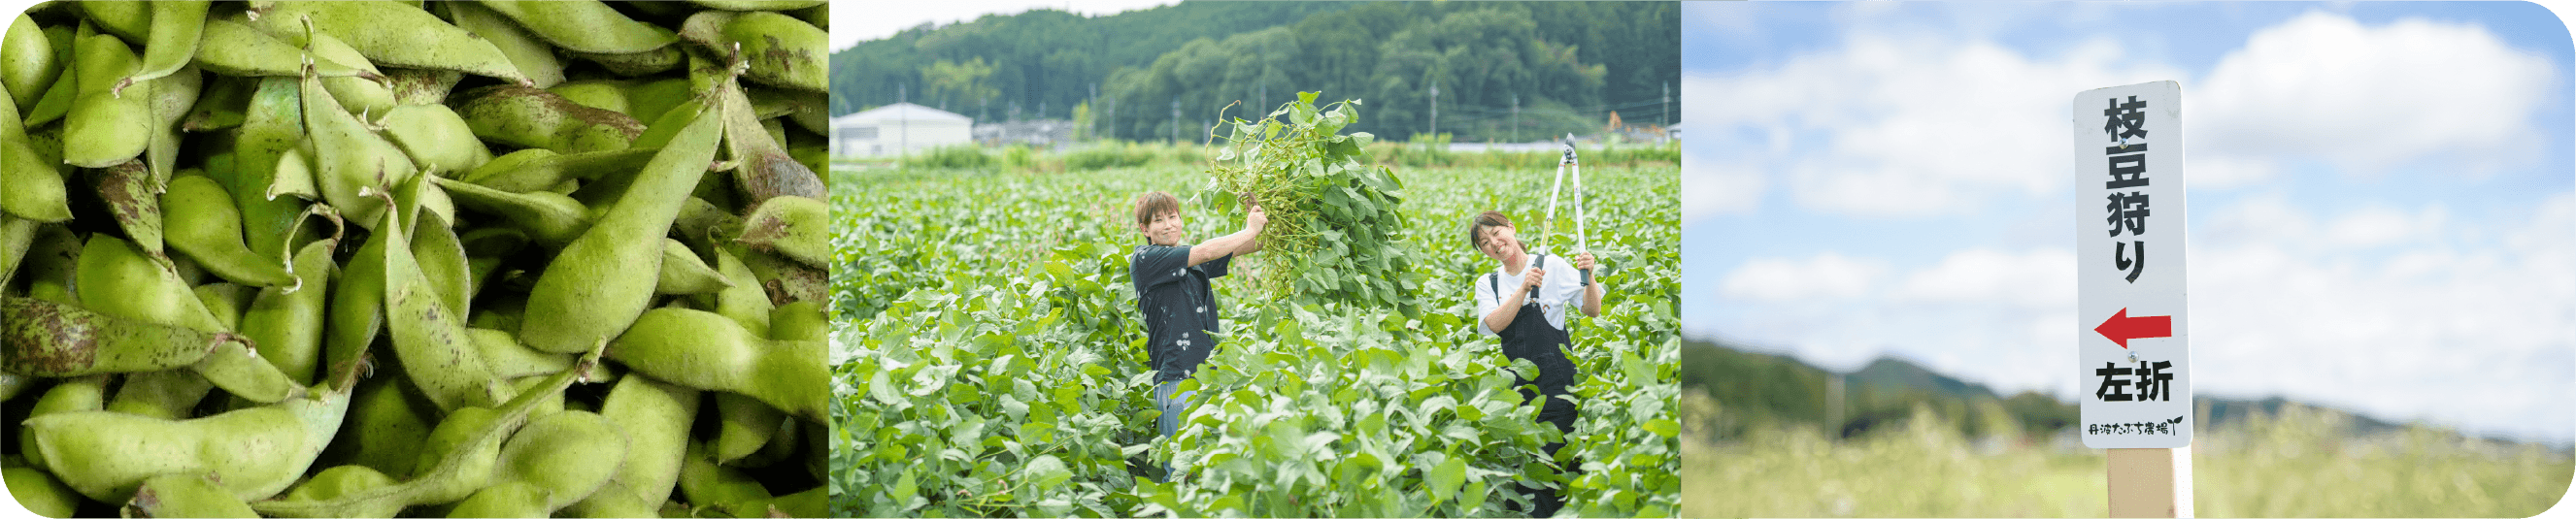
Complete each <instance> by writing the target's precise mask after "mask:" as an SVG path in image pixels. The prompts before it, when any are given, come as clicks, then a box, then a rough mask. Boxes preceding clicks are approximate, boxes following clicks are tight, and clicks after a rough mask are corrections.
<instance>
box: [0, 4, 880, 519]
mask: <svg viewBox="0 0 2576 519" xmlns="http://www.w3.org/2000/svg"><path fill="white" fill-rule="evenodd" d="M826 9H827V7H826V6H825V5H824V2H823V1H821V0H778V1H719V0H706V1H697V2H687V3H682V2H600V1H595V0H571V1H543V2H513V1H485V2H427V3H420V2H297V1H253V2H66V1H56V2H47V3H44V4H39V5H37V6H35V7H34V8H32V9H29V10H28V11H27V12H26V13H24V14H19V15H17V16H16V17H15V18H14V19H13V20H11V22H10V24H9V26H8V31H7V32H6V34H5V37H4V38H0V188H5V189H0V401H6V402H7V404H8V405H5V406H0V424H7V425H5V426H0V430H5V431H7V433H8V434H6V435H5V436H0V475H5V476H6V477H5V480H6V482H7V484H8V489H9V493H10V494H11V495H13V496H16V497H17V499H18V502H19V504H21V505H24V506H26V507H28V508H29V509H30V510H33V511H35V512H37V513H39V514H43V515H46V516H51V517H68V516H115V515H124V516H129V517H138V516H140V517H218V516H220V517H240V516H249V515H254V514H256V515H261V516H271V517H393V516H395V515H403V516H451V517H546V516H568V517H660V516H727V517H781V516H794V517H818V516H822V515H824V514H825V513H826V502H827V496H828V493H829V490H828V489H827V488H826V486H825V485H824V484H823V481H824V479H823V477H822V473H823V471H824V466H823V464H824V460H825V456H826V454H827V453H828V447H827V446H826V444H825V441H826V439H827V437H828V436H829V434H828V431H829V430H830V427H829V426H828V423H829V422H828V420H827V416H826V414H827V413H826V409H827V402H828V400H829V396H830V394H831V393H830V391H831V389H830V386H829V384H830V381H829V377H830V374H829V371H828V370H827V369H826V368H825V367H824V356H825V350H826V348H825V346H824V344H825V343H824V341H823V339H824V335H825V332H823V331H822V330H821V325H820V324H819V323H821V322H822V321H823V320H824V317H823V315H824V310H823V306H822V302H823V301H824V291H825V284H824V274H823V273H824V272H825V271H824V270H823V269H824V267H825V264H824V263H823V256H825V254H824V253H822V252H820V251H822V250H825V249H826V248H827V247H828V245H827V244H826V242H825V234H826V233H825V230H826V227H825V226H826V224H827V223H826V221H825V220H826V218H827V213H826V212H825V211H821V210H818V209H819V208H821V207H823V203H822V202H821V197H822V196H823V192H824V185H823V182H822V180H821V179H820V177H818V176H817V175H815V173H814V171H815V170H817V169H818V168H819V167H820V166H821V164H822V161H823V160H824V157H825V153H824V149H825V148H824V137H823V135H824V134H825V133H826V130H825V129H824V128H825V121H824V106H825V105H824V103H825V101H824V95H825V91H824V84H823V81H822V79H821V78H822V77H823V72H824V70H825V67H826V65H825V63H824V48H823V42H824V37H823V35H824V32H823V31H824V26H823V24H824V21H825V20H826V19H827V18H828V16H827V12H826Z"/></svg>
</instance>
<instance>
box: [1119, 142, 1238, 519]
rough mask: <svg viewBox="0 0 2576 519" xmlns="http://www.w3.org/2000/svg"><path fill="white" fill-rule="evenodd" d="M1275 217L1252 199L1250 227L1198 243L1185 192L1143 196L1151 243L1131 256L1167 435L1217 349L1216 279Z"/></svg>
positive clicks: (1166, 468) (1140, 208) (1142, 229)
mask: <svg viewBox="0 0 2576 519" xmlns="http://www.w3.org/2000/svg"><path fill="white" fill-rule="evenodd" d="M1269 222H1270V217H1269V216H1268V215H1266V214H1263V213H1262V212H1261V206H1257V205H1255V206H1251V208H1250V210H1249V211H1248V212H1247V213H1246V214H1245V215H1244V217H1243V230H1241V231H1236V232H1235V233H1234V234H1228V235H1225V236H1219V237H1216V238H1214V239H1210V240H1208V241H1205V242H1201V243H1199V244H1198V245H1183V244H1181V239H1182V232H1181V229H1182V219H1181V207H1180V200H1179V199H1176V198H1173V197H1172V194H1171V193H1165V192H1162V191H1155V192H1150V193H1145V194H1144V195H1143V196H1139V197H1137V198H1136V231H1137V232H1139V233H1142V234H1144V235H1145V244H1144V245H1138V246H1136V254H1135V256H1134V257H1131V258H1129V261H1128V268H1129V270H1128V277H1130V278H1133V279H1134V280H1135V283H1136V311H1137V313H1140V314H1143V315H1144V317H1145V335H1146V341H1145V350H1146V353H1147V354H1148V355H1149V356H1150V357H1151V360H1152V362H1153V368H1154V371H1155V373H1156V375H1154V409H1156V410H1159V411H1162V417H1160V418H1157V419H1155V426H1156V427H1157V428H1158V430H1159V431H1160V434H1161V435H1162V436H1171V435H1172V433H1173V432H1175V431H1178V430H1180V426H1181V411H1182V410H1183V409H1188V408H1189V401H1190V398H1191V397H1192V396H1194V394H1195V393H1197V391H1190V392H1186V393H1181V394H1178V395H1175V394H1173V391H1175V390H1177V389H1179V387H1180V385H1181V381H1182V380H1184V379H1188V378H1190V376H1191V374H1193V373H1196V372H1197V371H1198V367H1199V363H1201V362H1206V361H1207V358H1208V353H1209V352H1211V351H1214V350H1215V349H1216V338H1215V337H1214V336H1211V335H1209V332H1214V331H1218V330H1217V326H1218V323H1217V309H1218V307H1217V305H1216V293H1215V292H1214V291H1211V290H1209V287H1208V280H1209V279H1214V278H1220V277H1225V268H1226V264H1227V263H1230V262H1232V260H1233V259H1234V257H1235V256H1242V255H1245V254H1251V253H1254V252H1259V251H1261V242H1260V240H1258V238H1259V237H1260V236H1261V228H1262V226H1264V225H1267V224H1268V223H1269ZM1171 473H1172V466H1171V464H1169V463H1166V464H1164V465H1163V476H1162V478H1161V479H1160V482H1164V483H1169V482H1171V477H1172V476H1171Z"/></svg>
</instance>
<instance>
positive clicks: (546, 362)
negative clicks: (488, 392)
mask: <svg viewBox="0 0 2576 519" xmlns="http://www.w3.org/2000/svg"><path fill="white" fill-rule="evenodd" d="M465 333H466V334H467V335H468V336H469V337H470V338H472V339H473V342H474V350H475V352H476V353H478V354H480V355H481V356H482V357H483V362H484V363H485V364H489V365H491V366H492V374H493V375H494V376H498V377H502V378H511V379H515V378H520V377H527V376H535V375H545V374H551V373H557V372H561V371H563V370H564V368H568V367H571V366H572V361H573V357H572V355H570V354H564V353H547V352H542V351H537V350H532V349H528V347H526V346H521V345H519V340H518V339H517V338H514V337H511V336H510V332H504V331H500V330H493V329H486V328H467V329H466V330H465Z"/></svg>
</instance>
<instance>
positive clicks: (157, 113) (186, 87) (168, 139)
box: [143, 66, 206, 185]
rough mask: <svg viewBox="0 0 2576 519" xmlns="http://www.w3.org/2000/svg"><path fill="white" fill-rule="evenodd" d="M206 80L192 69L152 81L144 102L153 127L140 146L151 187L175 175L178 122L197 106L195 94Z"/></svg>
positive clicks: (177, 154) (188, 68) (181, 70)
mask: <svg viewBox="0 0 2576 519" xmlns="http://www.w3.org/2000/svg"><path fill="white" fill-rule="evenodd" d="M205 81H206V76H205V74H204V73H202V72H200V71H198V70H197V68H196V67H193V66H192V67H184V68H180V69H179V71H178V72H174V73H171V74H170V75H168V76H163V77H161V78H160V79H155V80H152V82H151V85H152V91H151V92H149V93H148V94H146V95H147V96H148V98H147V99H146V101H148V103H147V104H148V105H150V107H151V112H152V120H151V125H152V126H151V132H150V133H149V134H148V135H147V137H148V138H149V140H147V141H145V142H144V146H143V164H144V165H145V166H146V167H149V168H151V170H152V181H153V182H155V183H156V184H154V185H160V184H166V183H169V182H170V177H171V176H172V175H173V174H174V173H173V172H174V171H175V169H173V168H176V167H177V162H178V160H179V140H180V137H181V136H180V134H179V120H180V119H184V118H186V117H188V109H189V108H191V107H194V106H196V103H197V93H198V92H199V91H202V90H204V88H205Z"/></svg>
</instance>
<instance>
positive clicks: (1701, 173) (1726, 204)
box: [1682, 80, 1767, 223]
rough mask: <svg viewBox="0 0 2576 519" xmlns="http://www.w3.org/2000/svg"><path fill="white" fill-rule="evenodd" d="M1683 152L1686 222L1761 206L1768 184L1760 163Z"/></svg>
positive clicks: (1748, 211) (1683, 212) (1686, 81)
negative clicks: (1754, 163) (1764, 187)
mask: <svg viewBox="0 0 2576 519" xmlns="http://www.w3.org/2000/svg"><path fill="white" fill-rule="evenodd" d="M1683 82H1684V83H1688V82H1689V80H1683ZM1682 155H1683V160H1682V221H1683V222H1685V223H1687V222H1697V221H1699V220H1700V219H1701V218H1706V217H1709V216H1712V215H1717V214H1723V213H1750V212H1753V211H1754V210H1756V209H1760V208H1761V202H1762V188H1763V186H1764V185H1765V184H1767V183H1766V182H1764V181H1763V179H1762V172H1761V167H1760V166H1757V165H1753V164H1747V163H1744V162H1740V161H1727V160H1720V159H1718V158H1715V157H1709V156H1707V155H1706V154H1705V153H1702V152H1701V151H1700V150H1699V149H1697V148H1685V149H1684V150H1683V151H1682Z"/></svg>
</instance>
